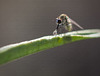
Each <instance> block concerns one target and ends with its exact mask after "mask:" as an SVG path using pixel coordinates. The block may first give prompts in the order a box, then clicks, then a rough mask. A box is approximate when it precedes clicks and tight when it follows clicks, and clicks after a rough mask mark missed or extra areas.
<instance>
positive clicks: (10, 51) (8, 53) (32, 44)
mask: <svg viewBox="0 0 100 76" xmlns="http://www.w3.org/2000/svg"><path fill="white" fill-rule="evenodd" d="M91 38H100V29H90V30H89V29H88V30H81V31H73V32H69V33H65V34H59V35H55V36H53V35H51V36H44V37H41V38H37V39H34V40H30V41H24V42H21V43H16V44H11V45H7V46H4V47H1V48H0V64H5V63H7V62H10V61H12V60H16V59H18V58H21V57H24V56H27V55H30V54H34V53H37V52H40V51H43V50H46V49H49V48H53V47H57V46H60V45H63V44H67V43H71V42H75V41H80V40H85V39H91Z"/></svg>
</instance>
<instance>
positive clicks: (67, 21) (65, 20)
mask: <svg viewBox="0 0 100 76" xmlns="http://www.w3.org/2000/svg"><path fill="white" fill-rule="evenodd" d="M56 24H57V27H56V29H55V30H54V32H53V35H57V34H58V29H59V27H61V26H63V27H64V28H65V29H66V30H67V31H72V24H74V25H76V26H77V27H78V28H80V29H83V27H81V26H80V25H79V24H78V23H76V22H75V21H74V20H72V19H71V18H69V17H68V16H67V15H66V14H61V15H60V16H59V17H57V18H56Z"/></svg>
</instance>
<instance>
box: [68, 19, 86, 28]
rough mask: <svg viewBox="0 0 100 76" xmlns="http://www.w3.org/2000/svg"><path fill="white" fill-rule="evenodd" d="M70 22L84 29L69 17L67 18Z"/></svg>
mask: <svg viewBox="0 0 100 76" xmlns="http://www.w3.org/2000/svg"><path fill="white" fill-rule="evenodd" d="M69 19H70V21H71V23H72V24H74V25H76V26H77V27H79V28H80V29H84V28H83V27H81V26H80V25H79V24H78V23H76V22H75V21H74V20H72V19H71V18H69Z"/></svg>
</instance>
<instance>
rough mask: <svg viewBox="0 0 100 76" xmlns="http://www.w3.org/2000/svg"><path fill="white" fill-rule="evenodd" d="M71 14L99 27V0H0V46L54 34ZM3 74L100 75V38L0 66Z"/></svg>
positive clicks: (57, 48)
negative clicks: (58, 22) (58, 20)
mask: <svg viewBox="0 0 100 76" xmlns="http://www.w3.org/2000/svg"><path fill="white" fill-rule="evenodd" d="M62 13H66V14H68V15H69V16H70V17H71V18H72V19H73V20H75V21H76V22H78V23H79V24H80V25H81V26H82V27H84V28H85V29H95V28H100V0H0V47H2V46H5V45H8V44H12V43H18V42H22V41H27V40H31V39H35V38H38V37H41V36H45V35H51V34H52V32H53V31H54V29H55V27H56V24H55V18H56V17H57V16H59V15H60V14H62ZM0 76H100V39H90V40H83V41H80V42H75V43H70V44H66V45H63V46H59V47H56V48H52V49H49V50H45V51H43V52H40V53H36V54H34V55H30V56H27V57H24V58H21V59H18V60H16V61H13V62H11V63H8V64H6V65H3V66H0Z"/></svg>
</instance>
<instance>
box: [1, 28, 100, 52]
mask: <svg viewBox="0 0 100 76" xmlns="http://www.w3.org/2000/svg"><path fill="white" fill-rule="evenodd" d="M82 33H83V34H84V33H94V34H90V35H81V34H82ZM79 34H80V35H79ZM64 36H80V37H94V38H97V37H100V29H91V30H80V31H73V32H68V33H64V34H59V35H51V36H44V37H41V38H37V39H34V40H30V41H24V42H20V43H16V44H10V45H7V46H4V47H1V48H0V53H3V52H5V51H7V50H9V49H11V48H14V47H17V46H19V45H22V44H28V43H31V42H35V41H40V40H43V39H46V40H49V39H52V38H56V37H60V38H62V37H64Z"/></svg>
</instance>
